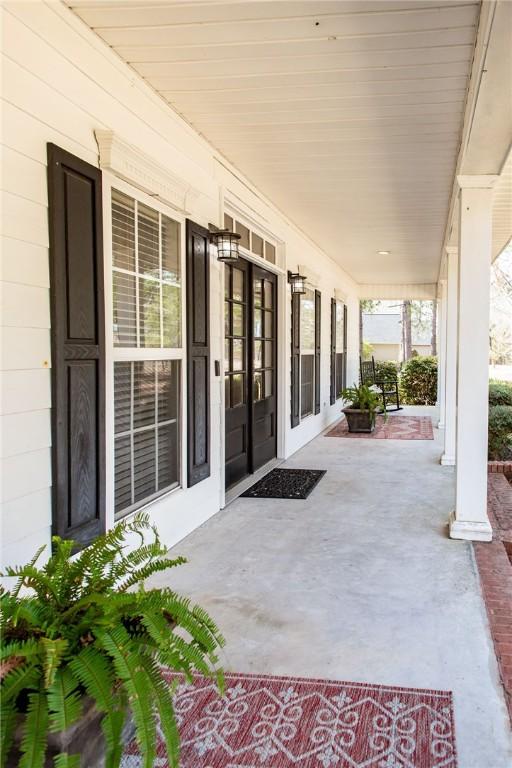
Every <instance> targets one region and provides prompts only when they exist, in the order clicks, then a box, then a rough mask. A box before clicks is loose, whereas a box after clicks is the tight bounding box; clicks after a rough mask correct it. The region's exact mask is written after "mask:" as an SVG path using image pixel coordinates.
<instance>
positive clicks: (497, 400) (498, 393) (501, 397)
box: [489, 381, 512, 405]
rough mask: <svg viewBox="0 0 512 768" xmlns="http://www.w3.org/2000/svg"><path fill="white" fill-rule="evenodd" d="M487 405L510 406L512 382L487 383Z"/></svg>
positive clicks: (511, 402) (511, 401)
mask: <svg viewBox="0 0 512 768" xmlns="http://www.w3.org/2000/svg"><path fill="white" fill-rule="evenodd" d="M489 405H512V382H510V381H490V382H489Z"/></svg>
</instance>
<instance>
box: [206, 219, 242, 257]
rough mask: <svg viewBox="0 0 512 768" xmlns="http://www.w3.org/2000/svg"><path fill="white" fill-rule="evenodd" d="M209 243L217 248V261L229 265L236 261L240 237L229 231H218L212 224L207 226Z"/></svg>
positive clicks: (238, 254)
mask: <svg viewBox="0 0 512 768" xmlns="http://www.w3.org/2000/svg"><path fill="white" fill-rule="evenodd" d="M208 229H209V231H210V242H211V243H213V245H215V247H216V248H217V261H223V262H224V263H227V264H230V263H232V262H234V261H238V258H239V256H240V253H239V251H238V241H239V240H240V237H241V235H237V233H236V232H231V231H230V230H229V229H218V227H216V226H215V225H214V224H209V225H208Z"/></svg>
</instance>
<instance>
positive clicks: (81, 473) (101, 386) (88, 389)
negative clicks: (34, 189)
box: [48, 144, 105, 547]
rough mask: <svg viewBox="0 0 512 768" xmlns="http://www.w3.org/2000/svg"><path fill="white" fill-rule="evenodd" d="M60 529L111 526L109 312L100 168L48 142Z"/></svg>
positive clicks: (79, 531) (56, 519)
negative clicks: (107, 370)
mask: <svg viewBox="0 0 512 768" xmlns="http://www.w3.org/2000/svg"><path fill="white" fill-rule="evenodd" d="M48 205H49V233H50V286H51V290H50V296H51V338H52V462H53V467H52V469H53V533H54V534H57V535H59V536H62V537H63V538H66V539H70V538H71V539H75V540H76V541H77V542H78V544H79V545H80V546H82V547H83V546H86V545H87V544H89V543H90V542H91V541H92V540H93V539H94V538H95V537H96V536H98V535H99V534H100V533H103V531H104V529H105V314H104V295H103V230H102V226H103V225H102V207H101V205H102V203H101V171H99V170H98V169H97V168H95V167H94V166H92V165H89V164H88V163H85V162H84V161H83V160H80V159H79V158H77V157H74V156H73V155H70V154H69V153H68V152H65V151H64V150H62V149H60V148H59V147H56V146H55V145H54V144H48Z"/></svg>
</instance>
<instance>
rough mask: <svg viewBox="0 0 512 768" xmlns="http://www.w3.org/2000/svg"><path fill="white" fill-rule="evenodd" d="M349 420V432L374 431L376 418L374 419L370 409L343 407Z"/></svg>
mask: <svg viewBox="0 0 512 768" xmlns="http://www.w3.org/2000/svg"><path fill="white" fill-rule="evenodd" d="M342 413H344V414H345V416H346V418H347V422H348V431H349V432H373V430H374V429H375V420H373V421H372V417H371V414H370V411H361V410H359V408H343V410H342Z"/></svg>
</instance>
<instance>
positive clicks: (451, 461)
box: [441, 453, 455, 467]
mask: <svg viewBox="0 0 512 768" xmlns="http://www.w3.org/2000/svg"><path fill="white" fill-rule="evenodd" d="M441 464H442V465H443V467H454V466H455V456H449V455H448V454H447V453H443V455H442V456H441Z"/></svg>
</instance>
